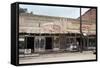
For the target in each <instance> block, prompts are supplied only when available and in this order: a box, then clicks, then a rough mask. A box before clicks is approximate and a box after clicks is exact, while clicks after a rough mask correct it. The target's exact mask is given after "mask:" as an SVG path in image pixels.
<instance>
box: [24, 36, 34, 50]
mask: <svg viewBox="0 0 100 68" xmlns="http://www.w3.org/2000/svg"><path fill="white" fill-rule="evenodd" d="M26 48H27V49H31V52H34V37H27V46H26Z"/></svg>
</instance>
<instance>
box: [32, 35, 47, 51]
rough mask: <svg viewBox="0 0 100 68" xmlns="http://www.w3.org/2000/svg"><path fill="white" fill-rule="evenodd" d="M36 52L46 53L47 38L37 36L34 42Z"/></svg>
mask: <svg viewBox="0 0 100 68" xmlns="http://www.w3.org/2000/svg"><path fill="white" fill-rule="evenodd" d="M34 50H35V52H43V51H45V38H44V37H40V36H37V37H35V40H34Z"/></svg>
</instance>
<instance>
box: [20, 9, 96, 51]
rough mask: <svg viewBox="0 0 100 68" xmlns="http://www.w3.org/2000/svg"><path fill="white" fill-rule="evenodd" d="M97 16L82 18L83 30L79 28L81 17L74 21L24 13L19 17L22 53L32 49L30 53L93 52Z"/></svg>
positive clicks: (87, 13) (91, 10) (88, 15)
mask: <svg viewBox="0 0 100 68" xmlns="http://www.w3.org/2000/svg"><path fill="white" fill-rule="evenodd" d="M94 12H95V10H94V9H90V10H88V11H87V12H86V13H85V14H83V15H82V16H81V18H82V27H80V17H79V18H77V19H72V18H65V17H53V16H44V15H35V14H31V13H21V14H19V49H30V51H31V53H45V52H69V51H80V50H91V49H94V48H95V46H96V16H95V14H94ZM90 13H91V14H90ZM92 14H93V15H92ZM90 15H91V16H90ZM93 17H94V18H93ZM80 28H82V33H81V32H80ZM81 38H82V39H81ZM80 40H81V41H80Z"/></svg>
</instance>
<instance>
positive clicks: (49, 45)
mask: <svg viewBox="0 0 100 68" xmlns="http://www.w3.org/2000/svg"><path fill="white" fill-rule="evenodd" d="M45 49H46V50H50V49H52V37H46V46H45Z"/></svg>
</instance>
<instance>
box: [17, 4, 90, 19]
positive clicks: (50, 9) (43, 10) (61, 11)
mask: <svg viewBox="0 0 100 68" xmlns="http://www.w3.org/2000/svg"><path fill="white" fill-rule="evenodd" d="M19 7H20V8H27V10H28V12H29V13H30V12H33V14H36V15H46V16H55V17H66V18H74V19H75V18H78V17H79V16H80V8H78V7H58V6H40V5H25V4H20V5H19ZM87 10H89V8H84V9H82V14H84V13H85V12H86V11H87Z"/></svg>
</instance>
